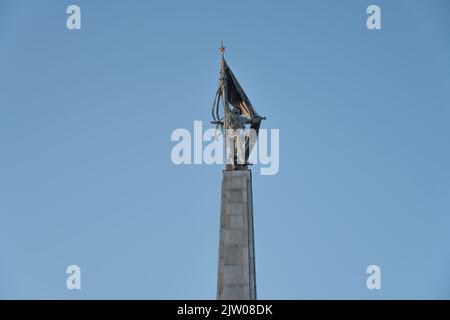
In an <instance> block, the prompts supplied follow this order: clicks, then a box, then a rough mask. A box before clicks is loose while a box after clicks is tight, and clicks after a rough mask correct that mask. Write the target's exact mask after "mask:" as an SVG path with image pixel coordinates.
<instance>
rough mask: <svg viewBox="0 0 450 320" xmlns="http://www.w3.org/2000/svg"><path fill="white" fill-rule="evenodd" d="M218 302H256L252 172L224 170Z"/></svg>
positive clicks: (247, 170) (246, 170)
mask: <svg viewBox="0 0 450 320" xmlns="http://www.w3.org/2000/svg"><path fill="white" fill-rule="evenodd" d="M217 299H218V300H255V299H256V275H255V242H254V235H253V195H252V173H251V171H250V170H249V169H244V170H223V180H222V197H221V210H220V244H219V272H218V277H217Z"/></svg>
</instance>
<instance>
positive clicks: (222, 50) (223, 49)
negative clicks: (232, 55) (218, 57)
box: [219, 41, 226, 55]
mask: <svg viewBox="0 0 450 320" xmlns="http://www.w3.org/2000/svg"><path fill="white" fill-rule="evenodd" d="M220 44H221V47H220V48H219V50H220V53H221V54H222V55H223V54H224V53H225V49H226V47H224V46H223V41H220Z"/></svg>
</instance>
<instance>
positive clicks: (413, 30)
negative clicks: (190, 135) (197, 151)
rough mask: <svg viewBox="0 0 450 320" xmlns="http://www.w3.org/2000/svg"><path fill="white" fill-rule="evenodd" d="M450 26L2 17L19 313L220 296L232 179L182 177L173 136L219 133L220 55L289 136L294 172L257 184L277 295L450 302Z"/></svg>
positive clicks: (422, 4)
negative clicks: (222, 237) (56, 305)
mask: <svg viewBox="0 0 450 320" xmlns="http://www.w3.org/2000/svg"><path fill="white" fill-rule="evenodd" d="M70 4H78V5H79V6H80V7H81V11H82V29H81V30H77V31H69V30H68V29H67V28H66V17H67V14H66V8H67V6H68V5H70ZM369 4H378V5H379V6H380V7H381V12H382V30H376V31H370V30H368V29H367V28H366V18H367V17H368V15H367V14H366V8H367V6H368V5H369ZM449 12H450V2H449V1H447V0H441V1H439V0H432V1H430V0H420V1H419V0H403V1H402V0H395V1H392V0H391V1H383V0H377V1H365V0H347V1H331V0H330V1H324V0H321V1H318V0H310V1H298V0H296V1H259V0H258V1H256V0H254V1H238V0H227V1H217V0H192V1H170V0H164V1H162V0H161V1H137V0H135V1H87V0H77V1H62V0H53V1H50V0H41V1H22V0H14V1H12V0H1V1H0V298H44V299H46V298H58V299H59V298H63V299H66V298H67V299H78V298H86V299H91V298H126V299H131V298H137V299H146V298H148V299H214V298H215V296H216V275H217V260H218V241H219V215H220V183H221V175H222V172H221V170H222V166H219V165H216V166H206V165H191V166H188V165H184V166H175V165H174V164H173V163H172V162H171V159H170V151H171V149H172V147H173V146H174V143H173V142H171V141H170V135H171V133H172V131H173V130H174V129H176V128H187V129H190V130H192V128H193V121H194V120H202V121H204V122H205V124H207V123H208V122H209V121H210V120H211V119H210V117H211V114H210V110H211V103H212V99H213V95H214V93H215V90H216V88H217V84H218V77H219V60H220V54H219V51H218V47H219V46H220V40H224V42H225V46H226V47H227V52H226V57H227V61H228V63H229V64H230V66H231V68H232V69H233V71H234V73H235V75H236V76H237V78H238V79H239V81H240V83H241V84H242V86H243V87H244V89H245V90H246V92H247V94H248V96H249V97H250V99H251V101H252V103H253V104H254V106H255V108H256V109H257V111H258V112H259V113H260V114H261V115H264V116H266V117H267V121H265V122H263V127H264V128H279V129H280V170H279V173H278V174H277V175H274V176H261V175H259V174H258V173H257V171H258V172H259V170H258V166H256V167H255V168H254V181H253V183H254V186H253V192H254V220H255V240H256V275H257V291H258V297H259V298H260V299H306V298H310V299H315V298H333V299H334V298H336V299H346V298H358V299H380V298H384V299H392V298H405V299H409V298H426V299H428V298H447V299H448V298H450V275H449V268H450V250H449V243H450V232H449V229H450V168H449V166H450V165H449V164H450V150H449V144H450V126H449V119H450V90H449V89H450V59H449V57H450V40H449V39H450V20H449V19H448V13H449ZM71 264H76V265H79V266H80V267H81V270H82V289H81V290H79V291H77V290H73V291H70V290H67V289H66V277H67V275H66V273H65V271H66V267H67V266H68V265H71ZM371 264H376V265H379V266H380V267H381V270H382V278H381V279H382V280H381V281H382V289H381V290H368V289H367V287H366V278H367V274H366V268H367V266H368V265H371Z"/></svg>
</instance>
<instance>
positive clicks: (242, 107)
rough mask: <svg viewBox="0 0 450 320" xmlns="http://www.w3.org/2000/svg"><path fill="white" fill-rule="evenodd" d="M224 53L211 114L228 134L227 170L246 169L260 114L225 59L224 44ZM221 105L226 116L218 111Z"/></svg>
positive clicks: (259, 123)
mask: <svg viewBox="0 0 450 320" xmlns="http://www.w3.org/2000/svg"><path fill="white" fill-rule="evenodd" d="M220 52H221V53H222V60H221V71H220V82H219V88H218V89H217V93H216V96H215V98H214V102H213V106H212V116H213V119H214V121H212V123H213V124H216V125H217V126H218V127H220V128H221V129H222V132H223V133H224V135H225V144H226V154H227V156H226V159H227V165H226V168H227V170H245V169H247V166H248V165H250V163H248V157H249V155H250V153H251V151H252V149H253V146H254V144H255V143H256V138H257V137H258V132H259V127H260V125H261V121H262V120H265V119H266V118H265V117H261V116H259V115H258V114H257V113H256V110H255V109H254V108H253V106H252V104H251V102H250V100H249V99H248V97H247V95H246V94H245V92H244V90H242V87H241V86H240V84H239V82H238V81H237V79H236V77H235V76H234V74H233V72H232V71H231V69H230V67H229V66H228V64H227V63H226V61H225V58H224V52H225V47H224V46H223V43H222V47H221V48H220ZM220 105H222V108H223V116H222V117H221V115H220V114H219V109H220ZM246 124H250V128H249V129H250V131H249V133H250V134H245V125H246Z"/></svg>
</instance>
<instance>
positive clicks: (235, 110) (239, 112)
mask: <svg viewBox="0 0 450 320" xmlns="http://www.w3.org/2000/svg"><path fill="white" fill-rule="evenodd" d="M233 113H234V114H238V115H242V110H241V108H239V107H234V109H233Z"/></svg>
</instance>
